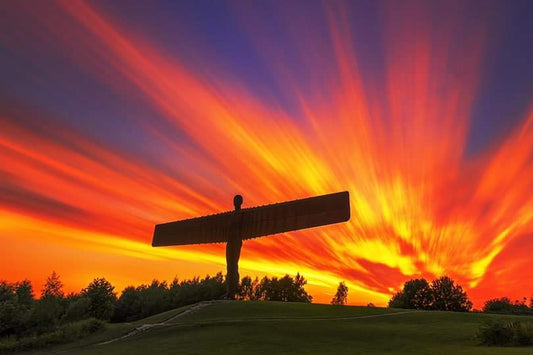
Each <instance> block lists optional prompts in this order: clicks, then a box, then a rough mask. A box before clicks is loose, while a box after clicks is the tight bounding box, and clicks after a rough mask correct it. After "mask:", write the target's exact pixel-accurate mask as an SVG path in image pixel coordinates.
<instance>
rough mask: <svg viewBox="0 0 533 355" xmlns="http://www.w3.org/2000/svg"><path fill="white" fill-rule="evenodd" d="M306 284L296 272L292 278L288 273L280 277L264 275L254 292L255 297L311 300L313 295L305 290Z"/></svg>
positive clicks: (274, 299) (279, 299) (280, 299)
mask: <svg viewBox="0 0 533 355" xmlns="http://www.w3.org/2000/svg"><path fill="white" fill-rule="evenodd" d="M306 284H307V281H306V280H305V278H304V277H303V276H301V275H300V274H296V277H295V278H294V279H293V278H292V277H290V276H289V275H285V276H283V277H282V278H280V279H278V278H277V277H272V279H269V278H268V277H266V276H265V277H264V278H263V279H262V280H261V282H260V283H259V284H258V285H257V289H256V290H255V292H254V294H255V298H256V299H258V300H264V301H282V302H311V301H312V299H313V297H312V296H311V295H309V294H308V293H307V292H306V291H305V289H304V286H305V285H306Z"/></svg>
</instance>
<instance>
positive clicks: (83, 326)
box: [0, 318, 105, 352]
mask: <svg viewBox="0 0 533 355" xmlns="http://www.w3.org/2000/svg"><path fill="white" fill-rule="evenodd" d="M104 328H105V322H103V321H101V320H99V319H94V318H90V319H86V320H83V321H79V322H75V323H69V324H65V325H63V326H61V327H59V328H57V329H56V330H54V331H50V332H46V333H43V334H40V335H32V336H27V337H22V338H19V339H17V338H15V337H6V338H2V339H0V352H8V351H29V350H35V349H39V348H43V347H46V346H50V345H54V344H62V343H67V342H70V341H73V340H76V339H80V338H84V337H86V336H89V335H91V334H94V333H96V332H98V331H100V330H102V329H104Z"/></svg>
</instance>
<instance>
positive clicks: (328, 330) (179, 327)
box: [41, 301, 532, 354]
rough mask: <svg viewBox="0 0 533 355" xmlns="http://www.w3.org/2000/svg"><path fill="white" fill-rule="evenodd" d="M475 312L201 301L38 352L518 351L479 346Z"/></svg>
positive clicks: (479, 316) (483, 316) (483, 318)
mask: <svg viewBox="0 0 533 355" xmlns="http://www.w3.org/2000/svg"><path fill="white" fill-rule="evenodd" d="M496 318H498V319H501V318H504V319H509V320H512V319H524V317H520V316H500V315H490V314H481V313H453V312H437V311H414V310H400V309H387V308H377V307H355V306H330V305H319V304H305V303H282V302H239V301H215V302H201V303H197V304H195V305H192V306H187V307H181V308H178V309H174V310H171V311H168V312H164V313H160V314H158V315H155V316H152V317H148V318H145V319H142V320H139V321H136V322H131V323H117V324H109V325H108V326H107V328H106V330H105V331H102V332H100V333H98V334H95V335H93V336H91V337H88V338H85V339H83V340H81V341H78V342H76V343H71V344H65V345H61V346H58V347H55V348H51V349H48V350H46V351H43V352H41V353H42V354H45V353H46V354H55V353H61V354H74V353H75V354H102V353H113V354H146V353H158V354H159V353H161V354H162V353H165V354H169V353H174V354H178V353H189V354H190V353H193V354H194V353H202V354H204V353H259V354H272V353H350V354H354V353H370V352H371V353H382V354H391V353H410V354H417V353H420V354H428V353H431V354H439V353H441V354H448V353H454V354H489V353H491V354H494V353H499V354H526V353H531V351H532V349H531V348H498V347H484V346H479V345H478V341H477V340H476V339H475V337H474V336H475V333H476V330H477V329H478V327H479V325H480V324H482V323H483V322H485V321H487V320H490V319H496Z"/></svg>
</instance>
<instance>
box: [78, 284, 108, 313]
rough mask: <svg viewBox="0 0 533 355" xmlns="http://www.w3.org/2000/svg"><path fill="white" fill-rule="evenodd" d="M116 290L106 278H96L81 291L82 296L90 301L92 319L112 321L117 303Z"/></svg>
mask: <svg viewBox="0 0 533 355" xmlns="http://www.w3.org/2000/svg"><path fill="white" fill-rule="evenodd" d="M114 289H115V287H114V286H113V285H111V283H110V282H109V281H107V280H106V279H105V278H96V279H94V280H93V281H92V282H91V283H90V284H89V286H87V288H84V289H83V290H82V291H81V294H82V296H84V297H87V299H88V300H89V314H90V315H91V316H92V317H95V318H98V319H103V320H109V319H111V316H112V315H113V306H114V303H115V301H116V296H115V293H114V292H113V290H114Z"/></svg>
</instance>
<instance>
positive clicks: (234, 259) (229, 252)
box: [226, 240, 242, 300]
mask: <svg viewBox="0 0 533 355" xmlns="http://www.w3.org/2000/svg"><path fill="white" fill-rule="evenodd" d="M241 247H242V240H229V241H228V243H227V244H226V267H227V274H226V282H227V286H228V293H227V295H226V298H228V299H231V300H233V299H235V294H236V293H237V291H238V289H239V258H240V256H241Z"/></svg>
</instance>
